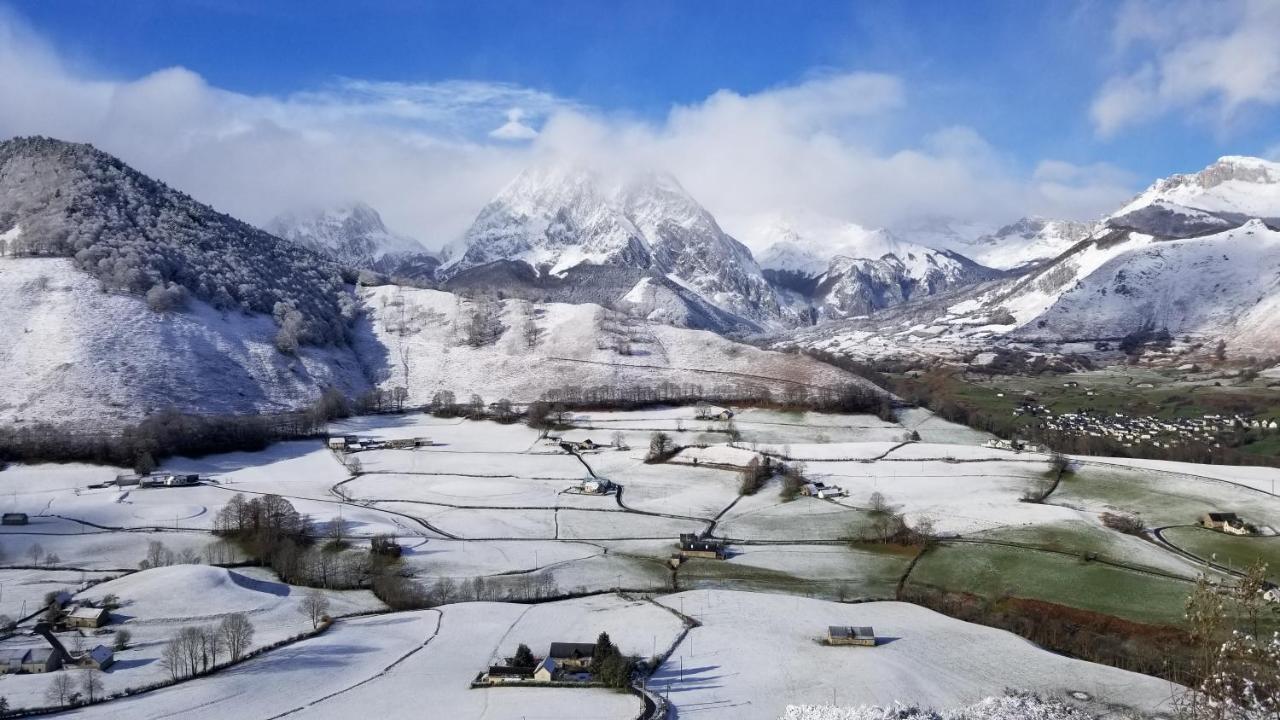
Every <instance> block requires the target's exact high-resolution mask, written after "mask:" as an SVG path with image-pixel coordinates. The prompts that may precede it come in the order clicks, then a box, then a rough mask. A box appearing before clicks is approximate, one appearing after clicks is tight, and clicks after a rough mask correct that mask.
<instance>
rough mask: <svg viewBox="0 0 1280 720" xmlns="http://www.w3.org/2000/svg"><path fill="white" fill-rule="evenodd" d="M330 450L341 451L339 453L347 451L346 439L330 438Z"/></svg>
mask: <svg viewBox="0 0 1280 720" xmlns="http://www.w3.org/2000/svg"><path fill="white" fill-rule="evenodd" d="M329 449H330V450H339V451H341V450H346V449H347V441H346V438H340V437H331V438H329Z"/></svg>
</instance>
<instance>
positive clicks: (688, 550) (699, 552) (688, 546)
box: [680, 533, 725, 560]
mask: <svg viewBox="0 0 1280 720" xmlns="http://www.w3.org/2000/svg"><path fill="white" fill-rule="evenodd" d="M680 557H681V558H684V559H686V560H687V559H689V558H707V559H710V560H723V559H724V557H725V547H724V543H723V542H722V541H720V540H709V539H706V538H700V537H698V536H697V535H695V534H694V533H681V535H680Z"/></svg>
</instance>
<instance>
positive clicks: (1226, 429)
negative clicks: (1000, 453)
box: [1013, 393, 1280, 448]
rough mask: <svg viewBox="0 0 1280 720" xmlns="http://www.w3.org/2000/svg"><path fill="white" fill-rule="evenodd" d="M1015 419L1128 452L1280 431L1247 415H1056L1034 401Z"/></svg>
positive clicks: (1018, 411)
mask: <svg viewBox="0 0 1280 720" xmlns="http://www.w3.org/2000/svg"><path fill="white" fill-rule="evenodd" d="M1091 394H1092V393H1091ZM1013 415H1014V416H1015V417H1033V418H1036V419H1038V420H1039V423H1038V424H1037V427H1038V428H1040V429H1041V430H1048V431H1052V432H1056V433H1063V434H1067V435H1076V436H1088V437H1096V438H1106V439H1109V440H1112V441H1115V442H1118V443H1120V444H1121V445H1122V446H1124V447H1126V448H1132V447H1136V446H1140V445H1149V446H1151V447H1157V448H1171V447H1177V446H1179V445H1184V444H1189V443H1196V444H1203V445H1212V446H1213V447H1222V438H1223V436H1225V435H1228V434H1230V433H1234V432H1238V431H1241V430H1276V429H1280V424H1277V422H1276V421H1275V420H1260V419H1257V418H1251V417H1247V416H1244V415H1219V414H1206V415H1204V416H1203V417H1198V418H1185V417H1175V418H1158V417H1153V416H1150V415H1143V416H1137V417H1135V416H1131V415H1126V414H1125V413H1119V412H1099V411H1094V410H1087V409H1081V410H1077V411H1076V412H1072V413H1061V414H1054V412H1053V410H1051V409H1050V408H1048V407H1046V406H1045V405H1043V404H1041V403H1039V402H1037V401H1036V400H1035V399H1033V398H1025V399H1024V400H1023V401H1022V404H1021V405H1020V406H1019V407H1017V408H1014V410H1013Z"/></svg>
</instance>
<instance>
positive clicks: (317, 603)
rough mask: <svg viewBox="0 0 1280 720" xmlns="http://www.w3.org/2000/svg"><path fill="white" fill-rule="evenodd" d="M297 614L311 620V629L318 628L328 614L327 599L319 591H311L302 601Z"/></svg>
mask: <svg viewBox="0 0 1280 720" xmlns="http://www.w3.org/2000/svg"><path fill="white" fill-rule="evenodd" d="M299 612H301V613H302V614H303V615H306V616H307V617H308V618H310V619H311V627H312V628H318V627H320V623H321V622H322V621H323V620H324V619H325V617H326V616H327V615H328V612H329V598H328V597H327V596H326V595H325V594H324V593H322V592H320V591H319V590H315V589H312V590H310V591H309V592H307V595H306V597H304V598H303V599H302V607H301V608H299Z"/></svg>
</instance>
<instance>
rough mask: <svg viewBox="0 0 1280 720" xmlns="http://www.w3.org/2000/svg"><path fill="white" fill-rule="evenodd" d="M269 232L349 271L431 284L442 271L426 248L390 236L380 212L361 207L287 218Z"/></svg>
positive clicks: (281, 218) (277, 220)
mask: <svg viewBox="0 0 1280 720" xmlns="http://www.w3.org/2000/svg"><path fill="white" fill-rule="evenodd" d="M264 229H266V230H267V232H270V233H271V234H273V235H276V236H279V237H282V238H284V239H286V240H290V241H292V242H295V243H298V244H300V245H304V246H306V247H308V248H311V249H312V250H315V251H316V252H318V253H321V254H324V255H327V256H329V257H330V258H332V259H333V260H335V261H337V262H339V263H341V264H343V265H345V266H347V267H352V268H358V269H362V270H374V271H377V272H380V273H383V274H385V275H392V276H400V277H407V278H411V279H415V280H430V279H432V278H433V277H434V276H435V270H436V268H438V267H439V265H440V260H439V258H437V257H435V255H433V254H432V253H430V252H428V251H427V249H426V248H425V247H423V246H422V243H420V242H418V241H417V240H414V239H413V238H410V237H406V236H404V235H397V234H395V233H392V232H391V231H389V230H388V229H387V226H386V225H385V224H384V223H383V222H382V216H381V215H379V214H378V211H377V210H374V209H373V208H372V207H370V206H368V205H366V204H365V203H362V202H352V203H348V204H345V205H340V206H336V207H330V208H325V209H311V210H306V211H296V212H291V213H285V214H282V215H278V216H276V217H275V218H273V219H272V220H271V221H270V222H268V223H267V224H266V226H265V228H264Z"/></svg>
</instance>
